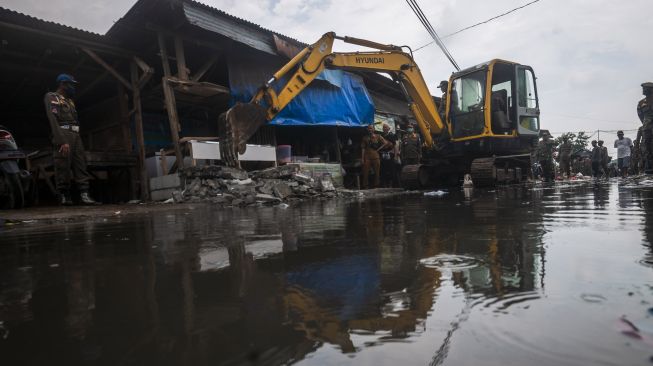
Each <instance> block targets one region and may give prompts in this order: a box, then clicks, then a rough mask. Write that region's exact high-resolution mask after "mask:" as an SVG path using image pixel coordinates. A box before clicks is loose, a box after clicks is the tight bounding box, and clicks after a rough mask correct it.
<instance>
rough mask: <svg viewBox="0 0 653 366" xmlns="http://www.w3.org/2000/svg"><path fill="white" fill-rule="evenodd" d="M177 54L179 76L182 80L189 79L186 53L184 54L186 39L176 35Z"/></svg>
mask: <svg viewBox="0 0 653 366" xmlns="http://www.w3.org/2000/svg"><path fill="white" fill-rule="evenodd" d="M175 56H176V57H177V76H178V77H179V79H180V80H188V70H187V69H186V55H185V54H184V40H183V39H181V37H180V36H175Z"/></svg>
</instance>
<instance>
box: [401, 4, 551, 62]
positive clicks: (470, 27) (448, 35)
mask: <svg viewBox="0 0 653 366" xmlns="http://www.w3.org/2000/svg"><path fill="white" fill-rule="evenodd" d="M538 1H540V0H533V1H531V2H530V3H526V4H524V5H522V6H519V7H517V8H514V9H511V10H509V11H507V12H505V13H502V14H499V15H497V16H494V17H492V18H490V19H487V20H484V21H482V22H480V23H476V24H473V25H470V26H469V27H465V28H463V29H459V30H457V31H455V32H453V33H450V34H447V35H446V36H444V37H442V38H441V39H445V38H449V37H451V36H453V35H456V34H458V33H460V32H464V31H466V30H468V29H472V28H474V27H478V26H479V25H483V24H486V23H489V22H491V21H493V20H495V19H498V18H501V17H503V16H506V15H508V14H510V13H514V12H516V11H517V10H520V9H523V8H525V7H527V6H529V5H532V4H535V3H536V2H538ZM433 43H434V42H429V43H427V44H425V45H423V46H420V47H417V48H416V49H415V50H413V52H417V51H419V50H421V49H422V48H424V47H426V46H430V45H432V44H433Z"/></svg>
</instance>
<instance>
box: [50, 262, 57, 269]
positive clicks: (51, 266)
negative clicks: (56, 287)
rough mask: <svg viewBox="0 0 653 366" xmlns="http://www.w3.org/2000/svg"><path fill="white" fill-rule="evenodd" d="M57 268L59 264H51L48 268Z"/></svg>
mask: <svg viewBox="0 0 653 366" xmlns="http://www.w3.org/2000/svg"><path fill="white" fill-rule="evenodd" d="M57 267H59V263H52V264H51V265H50V268H57Z"/></svg>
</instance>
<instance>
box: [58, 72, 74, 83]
mask: <svg viewBox="0 0 653 366" xmlns="http://www.w3.org/2000/svg"><path fill="white" fill-rule="evenodd" d="M57 83H73V84H77V80H75V78H74V77H73V76H72V75H68V74H59V76H57Z"/></svg>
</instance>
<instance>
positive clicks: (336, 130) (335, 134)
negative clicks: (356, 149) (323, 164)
mask: <svg viewBox="0 0 653 366" xmlns="http://www.w3.org/2000/svg"><path fill="white" fill-rule="evenodd" d="M333 135H334V137H335V142H336V160H337V161H338V163H340V164H342V154H341V153H340V139H338V126H334V127H333Z"/></svg>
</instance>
